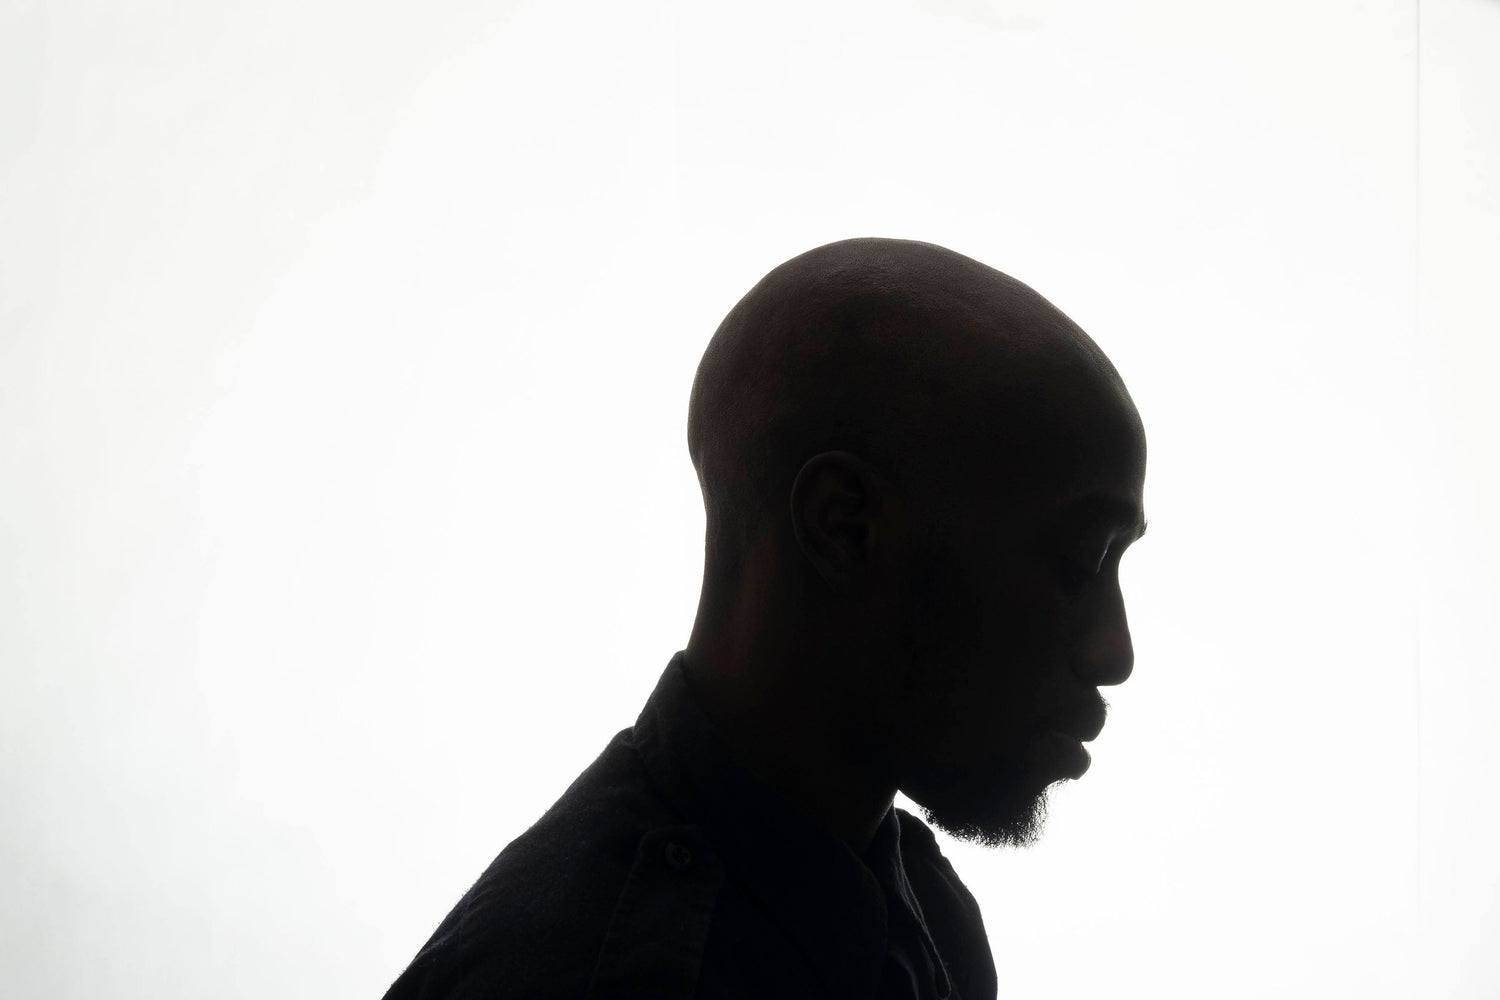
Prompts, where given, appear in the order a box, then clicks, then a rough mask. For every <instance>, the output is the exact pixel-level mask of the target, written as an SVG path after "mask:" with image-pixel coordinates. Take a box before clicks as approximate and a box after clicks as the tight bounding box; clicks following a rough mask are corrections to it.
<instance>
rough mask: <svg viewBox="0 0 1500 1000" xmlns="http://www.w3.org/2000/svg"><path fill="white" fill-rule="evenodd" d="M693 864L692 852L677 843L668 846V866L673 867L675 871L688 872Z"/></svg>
mask: <svg viewBox="0 0 1500 1000" xmlns="http://www.w3.org/2000/svg"><path fill="white" fill-rule="evenodd" d="M692 863H693V852H692V851H690V850H688V849H687V848H686V847H683V846H682V845H681V844H679V843H676V842H673V843H670V844H668V845H667V864H669V865H671V866H672V870H673V871H679V872H680V871H686V870H687V868H688V866H689V865H691V864H692Z"/></svg>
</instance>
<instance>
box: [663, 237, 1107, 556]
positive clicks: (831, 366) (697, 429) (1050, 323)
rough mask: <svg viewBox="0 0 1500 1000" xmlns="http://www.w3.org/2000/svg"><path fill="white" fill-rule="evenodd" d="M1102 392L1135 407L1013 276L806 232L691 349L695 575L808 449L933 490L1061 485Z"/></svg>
mask: <svg viewBox="0 0 1500 1000" xmlns="http://www.w3.org/2000/svg"><path fill="white" fill-rule="evenodd" d="M1109 405H1114V406H1116V407H1120V406H1123V407H1125V408H1132V407H1130V404H1129V398H1128V395H1127V394H1126V393H1125V390H1124V386H1123V384H1122V383H1121V381H1120V378H1119V375H1118V373H1117V372H1116V371H1115V369H1114V366H1113V365H1111V364H1110V362H1109V359H1108V358H1106V357H1105V356H1104V353H1103V352H1102V351H1100V350H1099V348H1098V346H1097V345H1096V344H1095V343H1094V342H1093V340H1091V339H1090V338H1089V337H1088V335H1087V334H1085V333H1084V332H1083V331H1082V330H1081V329H1079V328H1078V326H1077V325H1076V324H1074V323H1073V322H1072V321H1071V320H1069V319H1068V318H1067V317H1066V316H1065V315H1063V313H1062V312H1061V311H1059V310H1058V309H1057V308H1056V307H1055V306H1053V305H1052V304H1051V303H1050V302H1048V301H1047V300H1046V299H1044V298H1042V296H1040V295H1038V294H1037V293H1036V292H1035V291H1033V290H1032V289H1031V288H1029V287H1028V286H1026V285H1024V284H1022V283H1021V282H1019V281H1017V280H1016V279H1014V278H1012V277H1010V276H1008V275H1006V274H1003V273H1001V272H1000V271H997V270H995V269H994V268H991V267H988V266H986V265H984V264H981V263H980V262H978V261H976V260H973V259H972V258H969V257H965V256H963V255H962V254H959V253H955V252H953V251H952V250H948V249H945V248H943V247H940V246H936V245H934V244H931V243H920V242H916V241H912V240H894V239H875V238H867V239H852V240H842V241H840V242H837V243H830V244H827V245H826V246H821V247H818V248H816V249H814V250H810V251H808V252H807V253H804V254H801V255H800V256H797V257H794V258H792V259H791V260H789V261H787V262H786V263H784V264H782V265H780V266H779V267H777V268H775V269H774V270H772V271H771V272H770V273H769V274H767V275H766V276H765V277H764V278H762V279H761V280H760V282H758V283H757V284H756V285H755V287H753V288H752V289H751V290H750V291H749V292H748V293H747V294H746V295H745V296H744V298H742V299H741V300H740V301H739V303H738V304H737V305H736V306H735V307H734V308H733V309H732V310H731V311H730V312H729V314H728V316H726V317H725V319H724V321H723V323H721V324H720V326H719V329H718V331H717V332H716V333H715V334H714V336H713V339H712V340H711V341H710V342H709V345H708V348H707V349H706V350H705V352H704V354H703V358H702V361H701V362H700V364H699V366H698V371H697V377H696V378H695V380H694V382H693V390H692V397H691V402H690V405H689V410H688V450H689V453H690V454H691V456H692V460H693V465H694V468H695V469H696V470H697V473H698V480H699V484H700V486H701V488H702V491H703V498H704V504H705V509H706V516H707V522H708V546H707V547H708V552H707V557H708V575H709V577H710V578H711V579H712V580H713V581H714V582H716V583H719V584H723V585H725V586H732V584H733V581H734V579H735V578H736V576H737V575H738V571H739V569H740V568H741V566H742V563H743V559H744V554H745V551H746V550H747V549H748V548H749V547H750V546H753V545H756V544H758V543H759V542H760V540H761V539H762V538H763V536H764V534H765V532H766V531H767V530H768V529H770V528H773V527H774V526H775V524H776V522H777V519H778V518H784V517H785V516H786V514H787V512H786V500H787V497H788V493H789V490H790V487H791V484H792V481H793V479H794V478H795V476H796V474H797V472H798V470H799V468H800V467H801V465H802V463H803V462H804V461H805V460H806V459H808V458H809V457H811V456H813V455H816V454H818V453H819V452H823V451H830V450H842V451H848V452H852V453H854V454H856V455H859V456H860V457H862V458H864V459H866V460H867V461H869V462H871V463H873V464H874V465H875V466H876V467H878V468H879V469H880V470H881V471H882V472H883V473H884V474H885V475H886V476H888V477H889V478H890V480H891V481H892V482H893V483H894V484H895V485H896V486H897V487H898V488H899V489H901V490H903V491H905V492H906V493H907V494H908V495H909V496H911V497H913V498H914V499H918V498H920V499H921V500H923V501H925V502H929V503H934V504H942V503H943V502H945V501H946V500H950V499H952V498H953V497H954V496H956V495H958V493H959V492H967V491H969V490H971V489H975V488H979V489H985V490H993V489H994V488H995V487H996V486H997V485H999V486H1000V487H1001V489H1002V492H1006V493H1012V494H1015V495H1017V496H1018V497H1019V496H1020V495H1022V494H1028V493H1030V492H1033V491H1035V490H1038V489H1048V490H1066V489H1067V488H1068V486H1069V482H1068V481H1067V480H1068V479H1070V478H1073V477H1071V476H1069V475H1066V473H1076V472H1087V470H1088V468H1089V466H1090V465H1091V464H1095V463H1097V460H1098V457H1099V456H1097V455H1093V454H1091V453H1090V446H1091V439H1090V436H1089V435H1088V434H1087V432H1086V428H1087V426H1088V424H1089V423H1090V420H1089V418H1090V417H1091V416H1092V414H1093V413H1094V412H1095V411H1097V410H1098V409H1099V408H1100V407H1101V406H1109ZM996 477H1002V478H1003V479H1004V480H1005V482H1003V483H999V484H997V483H996V481H995V480H996Z"/></svg>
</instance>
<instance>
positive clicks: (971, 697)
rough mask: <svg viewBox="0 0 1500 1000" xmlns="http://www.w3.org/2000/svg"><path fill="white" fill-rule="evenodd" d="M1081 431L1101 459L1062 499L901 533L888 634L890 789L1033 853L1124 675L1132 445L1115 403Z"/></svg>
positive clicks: (966, 828) (934, 814)
mask: <svg viewBox="0 0 1500 1000" xmlns="http://www.w3.org/2000/svg"><path fill="white" fill-rule="evenodd" d="M1089 433H1091V434H1093V435H1095V438H1094V440H1095V441H1098V442H1100V447H1099V451H1100V454H1102V455H1104V456H1106V457H1105V458H1104V460H1103V461H1101V462H1099V463H1098V467H1097V468H1095V469H1092V470H1090V471H1088V472H1086V473H1085V474H1084V475H1082V476H1080V477H1074V476H1072V475H1069V476H1067V477H1066V483H1067V485H1066V487H1063V488H1060V489H1042V490H1037V491H1036V493H1035V496H1032V497H1030V498H1028V499H1026V500H1024V501H1021V502H1017V501H1016V500H1014V499H1012V500H1008V501H1006V502H1005V504H1004V505H1002V504H1001V503H1000V502H999V501H993V500H986V499H985V498H984V497H982V496H981V497H979V498H978V499H975V500H973V501H970V502H967V503H965V504H963V505H961V506H960V507H959V508H958V509H959V510H960V511H961V513H957V514H955V515H953V516H952V517H950V518H948V519H947V520H946V523H942V524H937V523H930V522H929V523H927V524H925V525H923V526H919V527H916V528H914V532H915V538H916V541H914V542H913V544H912V547H911V551H910V552H909V555H908V559H907V565H906V568H905V571H904V574H903V576H904V579H903V582H902V583H901V584H900V587H901V588H902V593H901V595H900V599H899V600H898V601H897V602H896V604H897V605H898V606H900V607H904V608H905V609H907V613H906V614H905V615H903V616H902V619H901V621H900V622H899V623H898V624H897V625H895V626H893V633H894V634H889V635H888V636H887V638H888V639H889V640H890V641H889V643H888V645H887V648H888V649H890V650H891V654H892V657H893V658H892V660H891V664H892V667H893V669H894V670H895V676H896V677H897V678H898V680H897V684H898V686H899V688H900V690H899V692H898V698H897V703H898V704H900V705H901V706H902V708H901V716H900V722H899V723H898V724H896V725H894V726H893V727H892V734H893V735H892V737H891V738H892V740H893V742H894V744H895V745H896V747H897V748H898V749H897V751H896V753H895V754H894V755H893V759H894V760H895V762H896V763H895V766H896V767H897V768H898V774H897V779H898V780H897V787H899V788H900V789H901V790H902V791H903V792H905V793H906V794H907V795H908V796H910V797H911V799H912V800H913V801H914V802H916V803H917V804H918V805H919V806H920V807H921V808H922V812H923V815H924V816H925V818H926V819H927V821H928V822H929V823H931V824H932V825H934V826H936V827H937V828H939V829H941V830H943V831H944V832H946V833H948V834H949V835H950V836H952V837H954V838H956V839H959V840H965V841H969V842H972V843H979V844H983V845H985V846H990V847H995V846H999V845H1001V844H1009V845H1012V846H1018V847H1020V846H1028V845H1030V844H1031V843H1033V842H1035V840H1036V839H1037V838H1038V837H1039V836H1040V833H1041V827H1042V824H1043V821H1044V819H1045V815H1046V802H1047V790H1048V788H1049V786H1051V785H1053V784H1054V783H1056V782H1058V781H1062V780H1067V779H1075V778H1078V777H1081V776H1082V775H1083V773H1084V772H1085V771H1086V770H1087V769H1088V766H1089V761H1090V758H1089V755H1088V752H1087V751H1086V750H1085V749H1084V747H1083V742H1084V741H1087V740H1091V739H1093V738H1094V737H1095V736H1097V735H1098V734H1099V730H1100V728H1101V727H1102V726H1103V724H1104V715H1105V703H1104V700H1103V698H1102V697H1101V696H1100V694H1099V690H1098V689H1099V688H1100V687H1102V686H1107V685H1112V684H1119V683H1121V682H1123V681H1124V680H1125V679H1126V678H1127V677H1128V676H1129V675H1130V672H1131V669H1132V666H1133V663H1134V654H1133V650H1132V647H1131V641H1130V631H1129V628H1128V626H1127V623H1126V615H1125V604H1124V599H1123V596H1122V593H1121V590H1120V583H1119V566H1120V558H1121V556H1122V554H1123V553H1124V550H1125V548H1126V547H1127V546H1128V545H1130V544H1131V542H1133V541H1134V540H1135V539H1136V538H1138V537H1139V535H1140V534H1141V533H1143V530H1144V523H1145V521H1144V511H1143V509H1142V506H1141V500H1142V491H1143V488H1144V478H1145V464H1146V447H1145V437H1144V433H1143V431H1142V430H1141V425H1140V422H1139V418H1138V417H1137V416H1136V414H1135V412H1134V408H1133V406H1130V405H1129V404H1128V401H1126V402H1124V403H1123V405H1122V404H1121V402H1120V401H1118V400H1116V401H1114V402H1113V403H1112V404H1111V405H1110V406H1109V407H1107V408H1105V409H1104V410H1103V412H1102V413H1101V414H1100V416H1099V419H1098V420H1097V421H1096V422H1094V423H1093V429H1092V430H1091V431H1089ZM1060 453H1061V454H1066V449H1063V450H1062V451H1061V452H1060Z"/></svg>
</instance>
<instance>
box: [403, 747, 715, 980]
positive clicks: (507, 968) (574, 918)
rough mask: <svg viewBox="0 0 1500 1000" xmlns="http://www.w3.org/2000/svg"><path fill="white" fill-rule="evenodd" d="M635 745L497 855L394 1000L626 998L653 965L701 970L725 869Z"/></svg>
mask: <svg viewBox="0 0 1500 1000" xmlns="http://www.w3.org/2000/svg"><path fill="white" fill-rule="evenodd" d="M628 733H629V730H626V731H624V732H622V733H620V734H619V735H617V736H616V738H615V739H614V740H613V741H611V743H610V744H609V746H608V747H607V748H606V749H605V751H604V752H603V753H602V754H600V756H599V757H598V758H597V759H596V760H595V761H594V763H593V764H591V765H590V766H589V767H588V768H587V769H586V770H584V772H583V773H582V774H580V775H579V776H578V778H577V779H576V780H575V781H574V782H573V784H572V785H571V786H570V787H569V788H568V790H567V791H566V792H564V793H563V795H562V797H561V798H559V799H558V801H557V802H556V803H555V804H554V805H553V806H552V807H551V808H550V809H548V810H547V812H546V813H544V814H543V815H542V817H541V818H540V819H538V820H537V821H536V823H534V824H532V826H531V827H530V828H529V829H527V830H526V831H525V832H524V833H522V834H521V835H520V836H519V837H517V838H516V839H515V840H513V841H511V842H510V844H508V845H507V846H506V847H505V849H504V850H503V851H501V852H500V854H499V856H498V857H496V858H495V859H494V861H493V862H492V863H491V864H490V866H489V867H488V868H487V869H486V870H485V872H484V873H483V874H482V875H481V876H480V877H479V879H478V881H476V882H475V883H474V885H473V886H472V887H471V888H470V889H469V891H468V892H467V893H465V894H464V896H463V898H462V899H460V900H459V902H458V905H457V906H455V907H454V908H453V910H452V912H450V913H449V914H448V916H447V917H446V918H445V919H444V920H443V922H442V924H441V925H440V926H439V927H438V929H437V931H436V932H435V933H434V934H433V936H432V938H431V939H430V940H429V941H428V942H427V944H426V945H425V946H424V947H423V949H422V950H421V951H420V952H419V953H418V955H417V957H416V958H415V959H414V960H413V961H412V963H411V965H410V966H409V967H408V968H407V970H406V971H405V972H404V973H403V974H402V976H401V977H400V978H399V979H397V981H396V983H395V984H394V985H393V986H392V987H391V990H390V992H389V993H387V994H386V997H387V1000H418V998H421V1000H439V998H441V1000H481V998H483V1000H490V998H499V997H512V996H516V997H520V996H525V997H547V998H550V997H584V996H586V995H587V996H597V997H613V996H626V995H631V994H630V993H629V992H628V991H624V990H623V989H622V991H620V992H610V990H612V989H614V985H613V984H616V983H618V984H620V985H621V986H622V987H623V986H625V985H627V984H630V983H634V982H636V981H638V980H639V978H640V976H641V975H642V974H643V973H644V972H645V971H649V969H650V967H649V966H643V965H642V961H643V959H644V958H646V957H649V956H648V955H647V952H650V951H652V950H655V952H656V953H657V957H658V958H659V959H660V960H661V961H660V962H658V963H657V965H658V966H660V967H661V969H663V970H665V969H667V968H668V967H669V966H670V961H669V959H670V958H671V957H672V954H676V955H681V956H683V958H682V959H680V960H679V965H681V964H682V963H683V962H686V961H689V960H690V959H691V956H692V955H693V954H694V948H693V943H692V942H693V940H694V937H695V935H696V937H697V938H700V939H701V937H702V936H703V928H701V927H700V926H699V924H700V923H701V924H703V925H704V926H705V927H706V923H707V920H708V917H709V916H710V915H711V914H710V913H709V912H708V911H706V910H705V906H711V904H712V897H713V891H714V890H716V888H717V880H718V879H719V878H720V877H721V876H720V872H719V868H718V865H717V861H716V859H714V858H713V856H712V855H711V853H710V852H709V850H708V849H707V846H706V844H705V843H704V842H703V839H702V835H701V833H700V832H699V831H698V829H697V828H696V827H694V826H691V825H688V824H685V823H684V822H683V820H682V818H681V817H678V816H676V815H675V814H674V813H673V812H672V811H671V810H670V809H669V808H668V807H667V806H666V804H665V803H664V802H662V801H661V799H660V798H659V797H658V796H657V795H656V794H655V791H654V789H653V788H652V786H651V784H650V782H649V780H648V779H647V777H646V775H645V772H644V769H643V767H642V766H641V763H640V760H639V757H638V755H637V754H636V753H635V751H634V748H633V747H632V746H631V745H630V742H629V740H628V739H626V738H625V737H626V736H627V734H628ZM658 942H665V944H662V943H658ZM643 949H645V950H644V951H643ZM663 949H665V951H664V950H663ZM674 949H675V951H674ZM669 952H670V953H672V954H667V953H669ZM663 963H665V964H663ZM596 970H597V972H598V973H599V974H598V975H597V976H596ZM693 970H694V972H696V965H694V966H693ZM596 980H597V985H594V986H593V989H592V991H591V984H594V983H595V982H596ZM638 995H639V994H638ZM651 995H661V996H667V997H670V996H673V995H674V993H671V992H662V993H653V994H651ZM682 995H684V996H686V995H687V994H682Z"/></svg>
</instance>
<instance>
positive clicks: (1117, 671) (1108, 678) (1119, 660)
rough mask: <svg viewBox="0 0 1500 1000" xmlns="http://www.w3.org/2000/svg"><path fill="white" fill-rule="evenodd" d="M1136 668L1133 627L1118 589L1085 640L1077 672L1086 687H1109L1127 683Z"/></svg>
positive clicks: (1101, 610) (1076, 659)
mask: <svg viewBox="0 0 1500 1000" xmlns="http://www.w3.org/2000/svg"><path fill="white" fill-rule="evenodd" d="M1134 669H1135V649H1134V647H1132V646H1131V643H1130V625H1129V623H1128V622H1126V620H1125V601H1124V598H1123V597H1121V596H1120V593H1119V591H1118V590H1116V591H1115V600H1114V601H1113V602H1112V603H1111V605H1110V607H1109V608H1101V609H1100V614H1099V617H1098V618H1097V619H1096V620H1095V622H1094V623H1093V627H1092V628H1091V629H1089V632H1088V634H1087V635H1086V636H1085V637H1084V640H1083V643H1082V645H1081V646H1080V648H1079V649H1078V653H1077V655H1076V656H1075V658H1074V660H1073V672H1074V673H1075V674H1077V675H1078V679H1079V680H1081V681H1083V682H1084V683H1085V684H1092V685H1095V686H1096V687H1107V686H1109V685H1112V684H1124V683H1125V681H1126V680H1128V679H1129V677H1130V673H1131V671H1132V670H1134Z"/></svg>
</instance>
